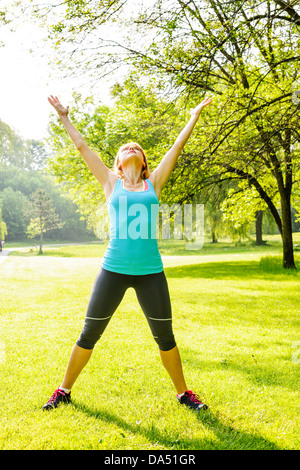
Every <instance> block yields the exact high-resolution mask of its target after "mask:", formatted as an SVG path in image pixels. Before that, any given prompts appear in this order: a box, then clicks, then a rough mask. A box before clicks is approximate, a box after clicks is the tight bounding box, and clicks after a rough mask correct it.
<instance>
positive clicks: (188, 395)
mask: <svg viewBox="0 0 300 470" xmlns="http://www.w3.org/2000/svg"><path fill="white" fill-rule="evenodd" d="M177 400H178V401H179V403H180V404H181V405H185V406H187V407H188V408H191V409H192V410H194V411H201V410H207V408H208V406H207V405H205V404H204V403H202V401H201V400H200V398H199V397H198V395H196V394H195V393H193V392H192V391H191V390H187V391H186V392H185V393H184V394H182V395H177Z"/></svg>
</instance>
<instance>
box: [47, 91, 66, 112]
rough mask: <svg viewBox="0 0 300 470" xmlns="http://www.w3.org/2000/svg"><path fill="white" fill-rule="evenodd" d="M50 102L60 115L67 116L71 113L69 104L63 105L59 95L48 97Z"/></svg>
mask: <svg viewBox="0 0 300 470" xmlns="http://www.w3.org/2000/svg"><path fill="white" fill-rule="evenodd" d="M48 101H49V103H50V104H51V105H52V106H53V108H54V109H55V111H56V112H57V114H58V115H59V117H63V116H67V115H68V113H69V106H63V105H62V104H61V102H60V101H59V99H58V98H57V96H52V95H50V96H49V97H48Z"/></svg>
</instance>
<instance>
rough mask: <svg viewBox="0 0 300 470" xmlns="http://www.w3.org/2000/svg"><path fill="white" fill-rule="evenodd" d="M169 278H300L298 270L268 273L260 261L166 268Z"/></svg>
mask: <svg viewBox="0 0 300 470" xmlns="http://www.w3.org/2000/svg"><path fill="white" fill-rule="evenodd" d="M165 273H166V276H167V278H202V279H239V280H250V279H265V280H280V281H290V280H291V278H296V277H297V276H298V271H296V270H284V269H283V268H282V270H278V272H274V273H272V272H268V271H266V270H265V269H263V268H262V267H261V266H260V264H259V262H258V261H227V262H220V261H218V262H212V263H199V264H189V265H185V266H182V265H181V266H174V267H169V268H168V267H166V268H165Z"/></svg>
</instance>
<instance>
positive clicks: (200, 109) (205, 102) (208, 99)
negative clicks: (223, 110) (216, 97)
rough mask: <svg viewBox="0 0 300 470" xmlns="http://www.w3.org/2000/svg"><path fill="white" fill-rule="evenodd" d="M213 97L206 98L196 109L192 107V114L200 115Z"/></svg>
mask: <svg viewBox="0 0 300 470" xmlns="http://www.w3.org/2000/svg"><path fill="white" fill-rule="evenodd" d="M211 101H212V99H211V98H205V100H203V101H202V102H201V103H200V104H198V106H196V107H195V108H194V109H191V115H192V116H199V114H200V113H201V111H202V109H203V108H205V106H207V105H208V104H209V103H211Z"/></svg>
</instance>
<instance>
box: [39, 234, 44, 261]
mask: <svg viewBox="0 0 300 470" xmlns="http://www.w3.org/2000/svg"><path fill="white" fill-rule="evenodd" d="M42 253H43V231H42V230H41V235H40V251H39V254H40V255H41V254H42Z"/></svg>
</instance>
